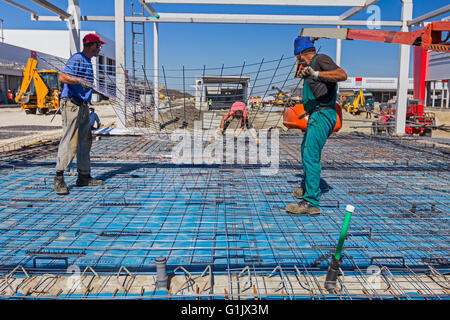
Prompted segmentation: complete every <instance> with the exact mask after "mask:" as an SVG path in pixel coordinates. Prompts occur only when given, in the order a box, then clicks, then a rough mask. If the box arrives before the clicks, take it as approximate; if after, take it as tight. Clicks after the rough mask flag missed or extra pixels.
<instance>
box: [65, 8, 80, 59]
mask: <svg viewBox="0 0 450 320" xmlns="http://www.w3.org/2000/svg"><path fill="white" fill-rule="evenodd" d="M67 2H68V4H69V10H70V11H71V12H70V14H71V16H72V17H71V18H70V19H67V20H68V21H69V23H68V27H69V43H70V55H73V54H75V53H76V52H79V51H80V0H68V1H67Z"/></svg>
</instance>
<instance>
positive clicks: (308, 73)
mask: <svg viewBox="0 0 450 320" xmlns="http://www.w3.org/2000/svg"><path fill="white" fill-rule="evenodd" d="M300 76H301V77H302V78H309V77H312V78H313V79H318V78H319V71H315V70H314V69H313V68H311V67H306V68H305V69H303V70H302V72H301V73H300Z"/></svg>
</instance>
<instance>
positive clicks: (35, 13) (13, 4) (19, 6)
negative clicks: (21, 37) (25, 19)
mask: <svg viewBox="0 0 450 320" xmlns="http://www.w3.org/2000/svg"><path fill="white" fill-rule="evenodd" d="M3 2H6V3H8V4H10V5H12V6H14V7H16V8H19V9H20V10H23V11H26V12H28V13H31V16H32V18H34V19H35V20H37V18H38V17H39V15H38V13H37V12H36V11H33V10H31V9H28V8H27V7H24V6H22V5H21V4H18V3H16V2H14V1H11V0H3Z"/></svg>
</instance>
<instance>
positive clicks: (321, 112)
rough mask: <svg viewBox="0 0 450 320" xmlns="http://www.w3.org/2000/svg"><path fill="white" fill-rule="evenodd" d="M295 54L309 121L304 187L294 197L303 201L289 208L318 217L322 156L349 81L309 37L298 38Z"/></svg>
mask: <svg viewBox="0 0 450 320" xmlns="http://www.w3.org/2000/svg"><path fill="white" fill-rule="evenodd" d="M294 55H295V56H296V57H297V59H298V62H299V64H300V65H301V66H302V67H303V68H304V69H303V70H302V71H301V73H300V77H301V78H302V79H304V84H303V106H304V108H305V111H306V112H308V114H309V119H308V125H307V128H306V131H305V134H304V136H303V141H302V145H301V156H302V164H303V181H302V187H301V188H300V189H296V190H294V192H293V195H294V197H296V198H299V199H302V201H301V202H299V203H297V204H289V205H287V206H286V211H287V212H289V213H291V214H296V215H318V214H320V208H319V204H320V196H321V190H320V188H319V183H320V171H321V166H320V157H321V153H322V148H323V147H324V145H325V142H326V141H327V139H328V137H329V136H330V134H331V133H332V132H333V129H334V126H335V124H336V121H337V113H336V109H335V103H336V99H337V82H338V81H345V80H346V79H347V74H346V73H345V71H344V70H342V69H341V68H340V67H339V66H337V65H336V64H335V63H334V62H333V60H332V59H331V58H330V57H329V56H327V55H325V54H317V53H316V49H315V47H314V44H313V43H312V41H311V38H309V37H297V38H296V39H295V41H294Z"/></svg>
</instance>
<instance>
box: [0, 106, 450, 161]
mask: <svg viewBox="0 0 450 320" xmlns="http://www.w3.org/2000/svg"><path fill="white" fill-rule="evenodd" d="M94 107H95V111H96V113H97V114H98V115H99V118H100V121H101V123H102V127H111V126H114V125H115V120H116V114H115V111H114V109H113V108H112V107H111V106H110V105H108V104H99V105H95V106H94ZM182 111H183V112H182ZM426 111H431V112H434V113H435V115H436V119H437V124H438V125H447V126H450V110H449V111H436V110H426ZM216 112H218V115H219V114H222V113H223V114H224V113H225V111H216ZM182 113H184V110H183V109H179V110H176V111H175V112H174V113H171V114H170V117H169V113H168V112H167V113H166V114H165V118H164V120H165V121H167V119H169V120H170V119H172V117H174V116H178V117H179V118H180V119H182V120H184V117H183V115H182ZM187 114H188V115H189V117H188V118H189V119H190V120H192V119H191V118H192V117H195V118H196V119H198V120H200V119H201V117H200V116H201V115H200V112H198V113H197V112H196V113H195V114H194V112H193V111H192V110H190V111H189V112H188V113H187ZM281 117H282V114H281V113H279V112H277V113H272V114H270V116H269V117H267V113H264V112H258V114H257V116H256V117H254V118H253V120H254V124H255V128H257V127H258V125H259V126H260V125H263V126H264V127H270V126H278V127H280V126H281V123H282V119H281ZM343 117H344V123H343V127H342V129H341V131H340V132H354V131H358V132H362V133H366V134H370V133H371V128H367V127H366V128H364V126H370V125H371V123H370V122H363V121H361V122H360V121H356V120H366V114H365V113H362V114H360V115H352V114H349V113H347V112H345V111H344V113H343ZM150 119H151V118H150ZM250 119H252V113H251V112H250ZM368 120H371V121H373V120H375V119H374V118H373V117H372V119H368ZM178 122H180V121H178ZM178 122H177V123H176V124H175V123H174V124H172V125H169V126H167V129H169V130H170V129H174V128H175V127H179V124H178ZM188 122H190V121H188ZM259 122H261V124H260V123H259ZM272 122H273V123H272ZM172 126H173V128H171V127H172ZM357 126H359V128H354V127H357ZM61 132H62V131H61V116H60V115H58V114H57V115H56V116H55V115H54V114H46V115H40V114H36V115H33V114H25V112H24V111H23V110H21V109H20V107H15V108H0V152H1V151H2V150H3V151H4V150H7V149H5V148H8V149H11V148H13V149H15V148H16V147H17V146H19V147H20V146H23V145H26V144H30V143H34V142H38V141H42V140H51V139H58V138H59V137H60V136H61ZM432 136H433V137H435V138H447V139H450V132H445V131H443V130H433V133H432Z"/></svg>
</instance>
